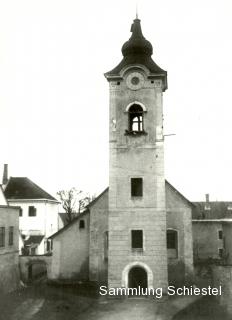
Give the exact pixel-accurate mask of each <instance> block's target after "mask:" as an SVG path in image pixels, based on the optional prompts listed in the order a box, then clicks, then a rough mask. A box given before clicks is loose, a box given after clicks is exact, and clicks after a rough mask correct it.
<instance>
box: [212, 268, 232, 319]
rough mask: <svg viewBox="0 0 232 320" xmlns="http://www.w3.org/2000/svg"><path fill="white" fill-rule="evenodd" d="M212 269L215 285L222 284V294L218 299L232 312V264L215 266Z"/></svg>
mask: <svg viewBox="0 0 232 320" xmlns="http://www.w3.org/2000/svg"><path fill="white" fill-rule="evenodd" d="M212 271H213V285H214V287H219V286H222V295H221V296H218V297H217V299H218V301H219V303H220V305H221V306H224V307H225V308H226V310H227V312H229V313H230V314H232V304H231V301H232V266H214V267H213V268H212Z"/></svg>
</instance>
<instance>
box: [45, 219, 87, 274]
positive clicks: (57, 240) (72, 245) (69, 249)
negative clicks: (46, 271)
mask: <svg viewBox="0 0 232 320" xmlns="http://www.w3.org/2000/svg"><path fill="white" fill-rule="evenodd" d="M80 220H84V221H85V228H84V229H80V228H79V219H78V220H77V221H75V223H73V224H72V225H71V226H70V227H68V228H66V230H64V231H63V232H61V233H60V234H58V235H57V236H55V237H54V238H53V253H52V265H51V274H50V276H49V277H50V279H53V280H54V279H76V280H88V275H89V213H86V214H85V215H83V216H82V217H81V218H80Z"/></svg>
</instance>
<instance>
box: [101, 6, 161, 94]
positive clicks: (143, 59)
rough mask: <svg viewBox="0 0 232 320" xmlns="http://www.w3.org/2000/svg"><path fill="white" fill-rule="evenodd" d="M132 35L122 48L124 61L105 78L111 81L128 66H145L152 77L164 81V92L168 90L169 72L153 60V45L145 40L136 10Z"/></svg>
mask: <svg viewBox="0 0 232 320" xmlns="http://www.w3.org/2000/svg"><path fill="white" fill-rule="evenodd" d="M131 32H132V35H131V37H130V39H129V40H128V41H127V42H125V43H124V45H123V46H122V54H123V59H122V60H121V62H120V63H119V64H118V65H117V66H116V67H115V68H114V69H112V70H110V71H109V72H106V73H105V77H106V78H107V79H108V80H110V79H111V77H112V76H113V77H115V76H118V75H120V72H121V70H122V69H123V68H125V67H126V66H133V65H138V64H140V65H144V66H145V67H146V68H147V69H148V70H149V71H150V74H151V75H152V76H155V77H156V78H160V79H162V80H163V90H166V89H167V72H166V71H165V70H163V69H161V68H160V67H159V66H158V65H157V64H156V63H155V62H154V61H153V59H152V57H151V56H152V54H153V48H152V45H151V43H150V42H149V41H148V40H146V39H145V37H144V36H143V33H142V28H141V25H140V19H138V11H137V9H136V19H134V21H133V23H132V26H131Z"/></svg>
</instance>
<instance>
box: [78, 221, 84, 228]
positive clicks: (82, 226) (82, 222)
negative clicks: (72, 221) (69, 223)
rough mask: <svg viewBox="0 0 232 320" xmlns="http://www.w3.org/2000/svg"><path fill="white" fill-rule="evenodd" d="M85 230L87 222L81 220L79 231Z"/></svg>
mask: <svg viewBox="0 0 232 320" xmlns="http://www.w3.org/2000/svg"><path fill="white" fill-rule="evenodd" d="M84 228H85V220H80V222H79V229H84Z"/></svg>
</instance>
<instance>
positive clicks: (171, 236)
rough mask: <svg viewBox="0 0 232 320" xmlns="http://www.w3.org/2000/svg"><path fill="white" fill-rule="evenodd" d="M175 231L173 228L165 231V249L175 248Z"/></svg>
mask: <svg viewBox="0 0 232 320" xmlns="http://www.w3.org/2000/svg"><path fill="white" fill-rule="evenodd" d="M176 242H177V241H176V232H175V231H174V230H173V231H172V230H168V231H167V249H176V248H177V244H176Z"/></svg>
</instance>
